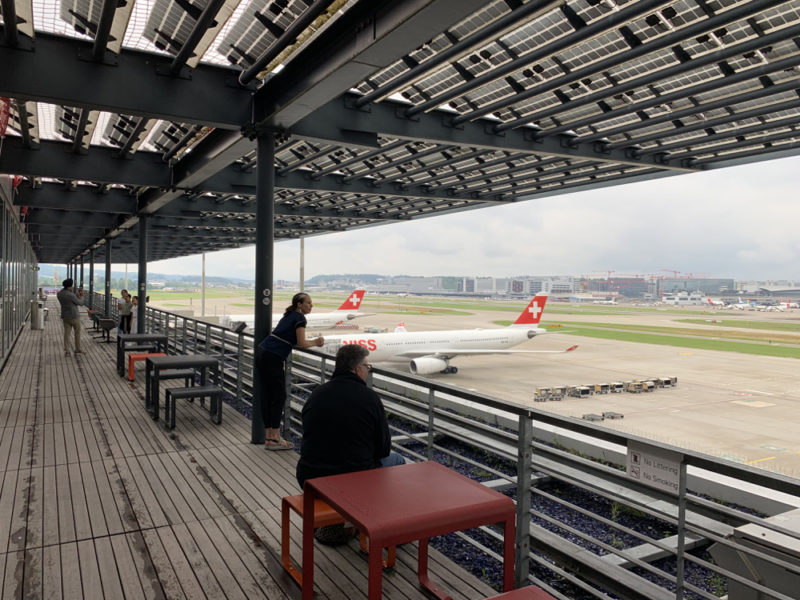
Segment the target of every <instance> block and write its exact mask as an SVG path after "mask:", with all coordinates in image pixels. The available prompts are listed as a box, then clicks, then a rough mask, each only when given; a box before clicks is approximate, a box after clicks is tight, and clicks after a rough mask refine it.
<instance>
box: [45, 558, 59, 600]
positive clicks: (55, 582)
mask: <svg viewBox="0 0 800 600" xmlns="http://www.w3.org/2000/svg"><path fill="white" fill-rule="evenodd" d="M62 597H63V596H62V589H61V546H58V545H54V546H45V547H44V548H42V598H44V599H45V600H60V599H61V598H62Z"/></svg>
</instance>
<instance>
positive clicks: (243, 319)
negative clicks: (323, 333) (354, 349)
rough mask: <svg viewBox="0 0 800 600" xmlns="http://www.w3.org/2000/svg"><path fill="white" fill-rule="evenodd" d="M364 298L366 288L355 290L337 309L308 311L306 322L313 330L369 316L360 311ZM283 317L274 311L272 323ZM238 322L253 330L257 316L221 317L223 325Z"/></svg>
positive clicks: (275, 323) (230, 325)
mask: <svg viewBox="0 0 800 600" xmlns="http://www.w3.org/2000/svg"><path fill="white" fill-rule="evenodd" d="M363 299H364V290H354V291H353V293H352V294H350V295H349V296H348V297H347V300H345V301H344V302H342V305H341V306H340V307H339V308H337V309H336V310H334V311H331V312H326V313H318V312H313V311H312V312H310V313H308V314H307V315H306V323H308V325H307V328H308V329H309V330H312V331H316V330H318V329H332V328H334V327H337V326H340V325H343V324H344V323H346V322H347V321H350V320H352V319H357V318H358V317H364V316H369V314H371V313H362V312H359V311H358V308H359V307H360V306H361V301H362V300H363ZM281 317H283V313H272V325H273V326H274V325H277V324H278V321H280V320H281ZM236 323H246V325H247V327H246V329H245V331H248V332H252V331H253V327H255V325H254V323H255V317H253V315H223V316H222V317H220V324H221V325H222V326H223V327H230V328H234V327H235V324H236Z"/></svg>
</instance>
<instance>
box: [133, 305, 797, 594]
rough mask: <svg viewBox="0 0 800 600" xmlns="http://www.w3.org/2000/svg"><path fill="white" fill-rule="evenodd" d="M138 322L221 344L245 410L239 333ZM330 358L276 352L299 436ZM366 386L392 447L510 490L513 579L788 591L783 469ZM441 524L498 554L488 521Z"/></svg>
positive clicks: (700, 590) (573, 422)
mask: <svg viewBox="0 0 800 600" xmlns="http://www.w3.org/2000/svg"><path fill="white" fill-rule="evenodd" d="M147 329H148V331H155V332H164V333H166V334H167V336H168V340H169V348H170V351H171V352H176V353H206V354H216V355H218V356H220V360H221V366H222V374H223V376H222V385H223V387H224V388H225V389H226V391H227V392H228V393H229V394H230V395H231V397H232V398H233V399H234V402H235V403H236V404H237V407H238V408H239V409H240V410H243V411H244V412H246V413H247V412H249V411H248V410H247V408H248V406H250V405H252V370H253V342H254V341H253V337H252V336H251V335H249V334H245V333H241V334H237V333H234V332H233V331H231V330H229V329H226V328H224V327H221V326H219V325H215V324H211V323H207V322H204V321H201V320H198V319H194V318H191V317H186V316H181V315H177V314H174V313H169V312H166V311H162V310H158V309H153V308H148V311H147ZM332 363H333V361H332V359H331V357H329V356H325V355H323V354H321V353H318V352H313V351H299V350H295V351H294V352H293V355H292V358H291V359H290V360H289V361H287V382H288V383H287V386H288V388H289V397H290V402H288V403H287V419H286V423H287V427H288V428H289V429H290V430H291V433H292V434H294V435H297V436H300V435H302V434H301V431H300V410H301V408H302V405H303V403H304V402H305V400H306V398H307V397H308V394H309V393H310V392H311V391H312V390H313V388H314V387H315V386H317V385H319V384H320V383H323V382H324V381H325V380H327V379H328V378H329V377H330V375H331V372H332ZM368 384H369V385H371V386H372V388H373V389H374V390H375V391H376V392H378V394H379V395H380V397H381V399H382V401H383V403H384V405H385V407H386V411H387V414H388V415H389V416H390V429H391V431H392V436H393V447H394V448H395V449H396V450H398V451H400V452H401V453H403V454H404V455H405V456H406V457H407V458H409V459H410V460H436V461H438V462H442V463H444V464H447V465H448V466H450V467H452V468H454V469H457V470H459V471H461V472H463V473H465V474H467V475H468V476H470V477H473V478H475V479H478V480H481V481H483V482H484V483H485V484H486V485H489V486H492V487H494V488H495V489H498V490H500V491H501V492H503V493H505V494H508V495H509V496H511V497H513V498H514V500H515V501H516V504H517V539H516V548H517V553H516V565H515V566H516V580H517V581H516V583H517V586H520V585H525V584H526V583H527V582H531V583H534V584H536V585H538V586H540V587H542V588H544V589H545V590H547V591H548V592H549V593H551V594H552V595H553V596H555V597H556V598H563V599H567V598H607V597H608V594H614V595H616V596H617V597H620V598H648V599H662V598H663V599H665V600H666V599H668V598H707V599H714V598H718V597H720V596H722V595H723V594H725V593H727V594H728V598H729V599H730V600H736V598H750V597H753V598H755V597H759V598H776V599H778V600H791V599H793V598H796V597H797V596H796V593H795V592H796V590H797V589H799V588H798V583H800V563H799V562H798V554H797V552H796V548H797V547H798V546H800V534H798V530H800V527H798V526H797V525H796V523H797V521H798V519H797V518H795V520H794V521H792V520H786V515H787V514H788V513H789V511H790V510H791V509H792V507H794V506H800V481H798V480H796V479H792V478H789V477H787V476H784V475H780V474H775V473H771V472H768V471H765V470H761V469H757V468H754V467H750V466H747V465H741V464H737V463H733V462H730V461H726V460H723V459H718V458H714V457H711V456H708V455H703V454H700V453H697V452H693V451H687V450H683V449H681V448H678V447H674V446H669V445H667V444H662V443H658V442H653V441H650V440H646V439H643V438H638V437H636V436H632V435H627V434H624V433H618V432H615V431H611V430H608V429H604V428H602V427H599V426H596V425H592V424H591V423H588V422H586V421H581V420H577V419H572V418H568V417H561V416H557V415H554V414H551V413H547V412H545V411H542V410H539V409H534V408H531V407H527V406H522V405H518V404H514V403H511V402H506V401H503V400H501V399H498V398H493V397H491V396H486V395H482V394H476V393H473V392H469V391H466V390H463V389H460V388H456V387H453V386H450V385H446V384H442V383H439V382H434V381H430V380H427V379H424V378H421V377H417V376H414V375H410V374H406V373H400V372H397V371H394V370H389V369H380V368H376V369H373V372H372V374H371V376H370V379H369V381H368ZM249 414H252V413H249ZM579 439H580V441H578V440H579ZM587 440H588V441H587ZM745 489H752V491H751V492H750V493H749V496H747V497H749V498H750V499H751V500H752V502H750V503H748V502H746V501H744V502H743V501H742V500H741V498H742V494H743V490H745ZM734 492H735V494H734ZM733 497H735V498H736V499H737V501H739V503H740V504H744V505H743V506H736V505H732V504H731V498H733ZM748 504H750V505H751V506H748ZM764 506H767V507H768V508H766V509H765V508H764ZM753 507H755V509H754V508H753ZM759 508H760V510H761V512H759ZM782 513H783V514H782ZM454 535H456V536H458V538H459V542H463V543H465V544H469V545H470V547H471V548H472V549H473V550H474V551H476V552H478V553H479V554H482V555H485V556H488V557H491V558H492V559H494V560H496V561H498V564H499V563H500V562H501V561H502V558H501V554H502V551H501V550H500V548H501V534H500V533H499V532H498V531H495V530H493V529H492V528H488V527H484V528H481V529H480V530H476V531H473V532H469V534H454ZM434 545H435V544H434ZM792 545H793V548H794V549H795V550H794V552H795V553H794V554H792V553H791V551H790V550H789V548H790V547H792ZM464 566H467V567H473V570H474V568H475V565H474V564H473V565H464ZM479 574H480V573H479ZM748 594H749V595H748ZM754 594H755V595H754ZM757 594H761V595H760V596H758V595H757Z"/></svg>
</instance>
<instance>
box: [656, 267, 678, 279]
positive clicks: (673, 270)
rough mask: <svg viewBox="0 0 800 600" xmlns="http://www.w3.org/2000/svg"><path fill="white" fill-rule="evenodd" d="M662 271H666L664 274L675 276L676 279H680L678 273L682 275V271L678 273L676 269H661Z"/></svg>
mask: <svg viewBox="0 0 800 600" xmlns="http://www.w3.org/2000/svg"><path fill="white" fill-rule="evenodd" d="M661 270H662V271H664V272H666V273H672V276H673V277H674V278H675V279H677V278H678V273H680V271H676V270H675V269H661Z"/></svg>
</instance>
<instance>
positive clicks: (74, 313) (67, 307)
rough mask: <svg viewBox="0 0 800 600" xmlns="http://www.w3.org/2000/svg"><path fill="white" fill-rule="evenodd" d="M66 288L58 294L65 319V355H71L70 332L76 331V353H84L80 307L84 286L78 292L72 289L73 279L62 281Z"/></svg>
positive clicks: (63, 318) (62, 317)
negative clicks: (82, 348)
mask: <svg viewBox="0 0 800 600" xmlns="http://www.w3.org/2000/svg"><path fill="white" fill-rule="evenodd" d="M61 285H63V286H64V288H63V289H62V290H61V291H60V292H58V294H56V298H58V303H59V304H60V305H61V320H62V321H64V356H69V332H70V329H71V330H72V331H74V332H75V354H83V350H81V319H80V315H79V314H78V307H79V306H83V288H80V289H79V290H78V293H77V294H76V293H75V292H73V291H72V279H65V280H64V281H62V282H61Z"/></svg>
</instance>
